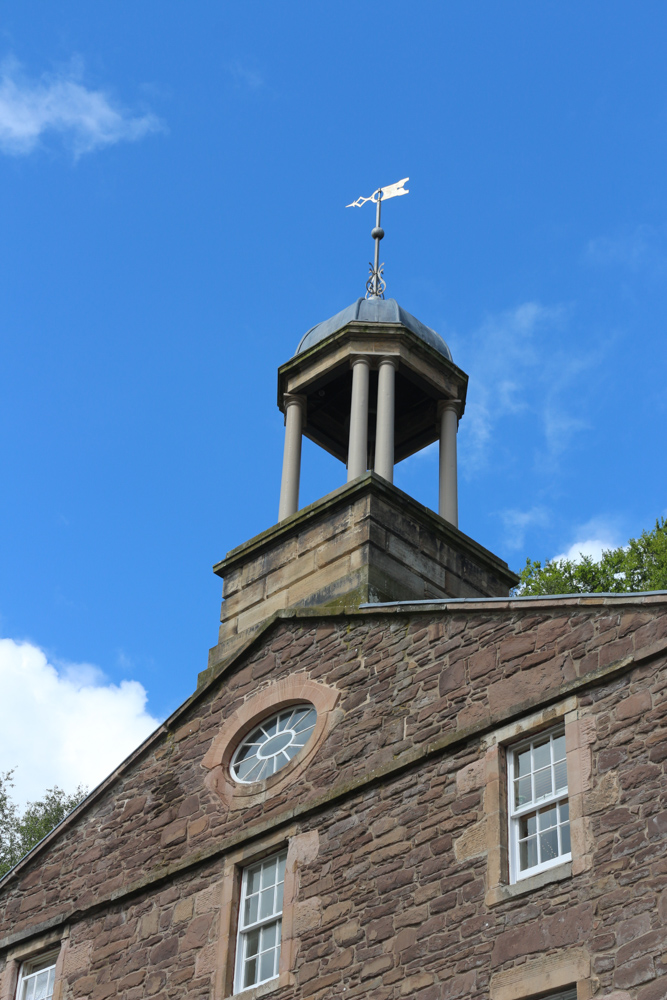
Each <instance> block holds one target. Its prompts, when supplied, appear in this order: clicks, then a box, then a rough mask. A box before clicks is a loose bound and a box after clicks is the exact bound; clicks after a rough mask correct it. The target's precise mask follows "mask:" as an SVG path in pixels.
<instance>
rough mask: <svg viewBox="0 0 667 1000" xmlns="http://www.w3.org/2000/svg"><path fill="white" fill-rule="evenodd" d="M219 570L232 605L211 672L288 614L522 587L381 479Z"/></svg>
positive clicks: (257, 543) (364, 481) (307, 510)
mask: <svg viewBox="0 0 667 1000" xmlns="http://www.w3.org/2000/svg"><path fill="white" fill-rule="evenodd" d="M214 571H215V572H216V573H217V574H218V576H221V577H224V587H223V598H224V600H223V604H222V615H221V622H222V624H221V626H220V636H219V642H218V645H217V646H214V647H213V649H211V651H210V653H209V665H210V666H212V665H214V664H217V663H219V662H220V661H222V660H225V659H227V657H228V656H229V655H231V654H232V653H233V652H234V651H235V650H236V649H237V648H238V647H239V646H240V645H241V644H242V643H243V642H245V641H246V640H247V639H248V638H249V637H250V636H251V635H252V633H253V632H254V631H255V630H256V629H257V628H258V627H259V626H260V625H261V624H262V622H264V621H266V619H267V618H269V617H270V616H271V615H272V614H274V613H275V612H276V611H279V610H282V609H283V608H296V607H313V608H315V607H321V608H327V609H341V610H342V609H343V608H358V607H359V605H360V604H365V603H368V602H380V601H407V600H429V599H433V598H438V597H506V596H507V595H508V593H509V590H510V587H513V586H515V585H516V583H517V582H518V580H517V577H516V576H515V574H514V573H512V572H511V570H510V569H509V568H508V566H507V563H505V562H503V561H502V560H501V559H499V558H498V557H497V556H495V555H494V554H493V553H492V552H489V551H488V549H485V548H483V547H482V546H481V545H479V544H478V543H477V542H475V541H473V539H472V538H469V537H468V536H467V535H464V534H463V532H462V531H459V530H458V529H457V528H455V527H454V526H453V525H451V524H449V523H448V522H447V521H444V520H443V519H442V518H441V517H439V516H438V515H437V514H435V513H434V512H433V511H432V510H429V509H428V507H424V506H423V505H422V504H420V503H417V501H416V500H413V499H412V497H410V496H408V495H407V493H403V491H402V490H399V489H397V488H396V487H395V486H393V485H392V484H391V483H388V482H387V481H386V480H384V479H382V478H381V477H380V476H378V475H376V474H375V473H373V472H368V473H366V475H364V476H361V477H360V478H358V479H355V480H353V482H351V483H348V484H346V485H345V486H342V487H340V488H339V489H337V490H335V491H334V492H333V493H330V494H329V495H328V496H326V497H324V498H323V499H321V500H318V501H316V503H313V504H310V506H308V507H304V508H303V509H302V510H299V511H297V513H296V514H293V515H292V516H291V517H289V518H287V519H286V520H284V521H282V522H280V524H277V525H274V527H272V528H269V529H268V530H267V531H263V532H262V534H260V535H257V536H256V537H255V538H252V539H251V540H250V541H249V542H245V543H244V544H243V545H240V546H238V548H236V549H232V551H231V552H228V553H227V556H226V558H225V559H223V560H222V562H220V563H218V564H217V565H216V566H215V567H214Z"/></svg>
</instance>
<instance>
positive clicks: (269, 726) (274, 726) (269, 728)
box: [262, 716, 278, 736]
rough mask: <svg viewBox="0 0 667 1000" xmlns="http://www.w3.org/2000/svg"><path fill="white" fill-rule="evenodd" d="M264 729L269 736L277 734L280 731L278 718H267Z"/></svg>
mask: <svg viewBox="0 0 667 1000" xmlns="http://www.w3.org/2000/svg"><path fill="white" fill-rule="evenodd" d="M262 729H263V730H264V732H265V733H266V735H267V736H275V735H276V733H277V731H278V719H277V718H276V717H275V716H274V717H273V718H272V719H267V721H266V723H265V724H264V725H263V726H262Z"/></svg>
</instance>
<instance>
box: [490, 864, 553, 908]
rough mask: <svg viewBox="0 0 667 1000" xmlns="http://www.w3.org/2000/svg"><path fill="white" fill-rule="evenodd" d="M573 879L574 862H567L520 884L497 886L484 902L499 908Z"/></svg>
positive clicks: (524, 879) (491, 890)
mask: <svg viewBox="0 0 667 1000" xmlns="http://www.w3.org/2000/svg"><path fill="white" fill-rule="evenodd" d="M571 877H572V862H571V861H566V862H565V864H562V865H556V866H555V867H554V868H547V870H546V871H544V872H539V873H538V874H537V875H530V876H529V877H528V878H523V879H521V881H520V882H515V883H514V884H513V885H495V886H493V888H492V889H489V891H488V892H487V894H486V896H485V897H484V902H485V903H486V905H487V906H497V905H498V903H504V902H505V901H506V900H508V899H514V898H515V897H516V896H524V895H525V894H526V893H528V892H535V890H536V889H541V888H542V886H543V885H549V884H550V883H551V882H561V881H562V880H563V879H565V878H571Z"/></svg>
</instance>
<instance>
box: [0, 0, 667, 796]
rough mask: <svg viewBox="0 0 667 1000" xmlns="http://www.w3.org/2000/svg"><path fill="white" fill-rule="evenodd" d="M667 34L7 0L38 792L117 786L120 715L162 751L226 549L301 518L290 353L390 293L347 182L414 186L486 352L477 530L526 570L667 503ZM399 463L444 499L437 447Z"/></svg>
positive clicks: (404, 257) (431, 239)
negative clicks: (154, 736) (286, 504)
mask: <svg viewBox="0 0 667 1000" xmlns="http://www.w3.org/2000/svg"><path fill="white" fill-rule="evenodd" d="M666 28H667V8H666V7H665V5H664V3H657V2H655V3H654V2H642V3H640V4H630V3H627V2H626V3H618V2H613V0H611V2H610V0H605V2H596V0H588V2H587V3H585V4H582V3H575V2H567V0H559V2H558V3H556V2H553V3H552V2H537V3H536V2H534V0H514V2H512V3H507V2H501V0H489V2H486V3H481V2H472V3H470V2H463V0H459V2H442V0H441V2H438V3H430V2H417V3H414V4H411V5H407V6H406V5H405V4H404V3H402V2H392V0H390V2H385V3H383V4H382V5H381V7H380V8H378V5H377V4H370V3H363V2H355V3H348V2H340V0H339V2H338V3H336V4H335V5H334V4H323V3H305V2H302V3H297V2H292V0H282V2H281V3H280V4H278V3H268V2H265V3H257V2H252V0H246V2H244V3H242V4H241V3H225V2H207V0H200V2H198V3H196V4H187V5H184V4H181V3H176V2H166V3H165V2H160V3H157V2H151V0H142V3H141V4H136V3H129V2H123V0H120V2H119V0H114V2H104V0H100V2H98V3H96V4H94V5H93V6H91V5H90V4H88V3H86V4H84V3H83V2H74V0H71V2H67V0H66V2H65V3H61V4H50V5H49V4H47V5H45V4H43V3H37V2H31V0H21V2H20V3H19V2H18V0H6V2H5V3H4V4H3V9H2V13H1V14H0V62H1V64H2V72H1V74H0V76H1V78H2V79H1V82H0V205H1V210H2V240H1V241H0V310H1V313H0V315H1V318H2V322H1V327H0V340H1V344H2V347H1V350H2V355H1V358H2V362H1V365H0V379H1V380H2V381H1V391H0V462H1V467H2V479H3V489H2V491H0V512H1V514H0V567H1V569H0V636H2V637H3V639H4V645H3V646H2V649H3V650H4V654H3V655H4V660H3V658H2V656H0V661H1V662H2V663H4V668H3V669H4V672H5V673H4V676H5V680H4V681H3V684H4V688H5V699H6V700H5V707H6V712H7V716H8V717H9V716H11V717H12V718H13V719H15V720H16V722H15V724H14V728H12V727H9V728H7V727H5V737H4V738H3V739H0V770H3V769H7V768H9V767H12V766H17V765H18V768H17V772H16V776H15V778H16V793H17V798H21V797H24V798H25V797H26V796H28V797H30V796H34V795H36V794H38V793H39V790H40V788H43V787H45V785H46V784H49V783H52V782H53V781H56V780H57V781H58V782H59V783H60V784H65V785H67V784H68V783H69V785H70V786H71V785H73V784H75V783H76V782H77V781H78V780H83V781H85V782H86V783H88V784H92V783H94V781H95V780H97V778H98V776H101V774H100V769H101V772H102V773H104V769H105V768H107V769H108V767H110V766H112V764H113V763H114V760H113V753H114V752H117V750H116V751H115V750H114V749H113V747H112V748H111V749H109V741H110V739H111V737H110V736H109V733H113V734H114V735H113V740H112V742H113V744H114V746H115V747H118V746H122V747H123V748H127V749H130V748H131V746H132V744H133V742H136V741H137V740H138V739H139V738H141V737H142V736H143V735H145V733H146V732H147V731H148V730H149V729H150V727H151V726H152V725H153V724H154V723H155V720H156V719H160V718H163V717H164V716H165V715H166V714H167V713H168V712H170V711H171V710H172V709H173V708H175V707H176V706H177V705H178V704H179V703H180V701H182V700H183V699H184V698H185V697H186V696H187V695H188V694H189V693H190V692H191V691H192V690H193V688H194V685H195V682H196V675H197V672H198V671H199V670H201V669H203V667H204V666H205V665H206V655H207V650H208V647H209V646H211V645H213V644H214V643H215V641H216V635H217V621H218V613H219V604H220V595H221V586H220V581H219V580H218V579H217V578H216V577H215V576H213V574H212V572H211V565H212V564H213V563H214V562H215V561H217V560H218V559H220V558H221V557H222V556H223V555H224V553H225V552H226V551H227V550H228V549H230V548H232V547H233V546H235V545H237V544H239V543H240V542H242V541H244V540H246V539H248V538H250V537H251V536H253V535H254V534H256V533H258V532H259V531H261V530H263V529H264V528H266V527H268V526H269V525H271V524H272V523H274V522H275V519H276V515H277V504H278V489H279V480H280V466H281V458H282V436H283V427H282V420H281V416H280V414H279V412H278V410H277V408H276V402H275V395H276V393H275V384H276V383H275V380H276V368H277V366H278V365H279V364H280V363H282V362H283V361H285V360H287V358H288V357H289V356H290V355H291V354H292V353H293V351H294V349H295V347H296V344H297V343H298V341H299V339H300V337H301V336H302V334H303V333H304V332H305V330H307V329H308V328H309V327H310V326H312V325H314V324H315V323H316V322H319V321H320V320H322V319H325V318H327V317H328V316H330V315H332V314H333V313H335V312H337V311H338V310H340V309H342V308H343V307H344V306H346V305H348V304H349V303H350V302H352V301H353V300H354V299H355V298H357V297H358V296H359V295H362V294H363V292H364V283H365V278H366V271H367V262H368V260H369V259H370V255H371V253H372V243H371V240H370V235H369V234H370V229H371V227H372V224H373V218H372V214H373V213H372V209H371V208H370V207H369V206H366V207H365V208H363V209H347V210H346V209H345V208H344V206H345V205H346V204H347V203H348V202H350V201H352V200H353V199H355V198H357V197H358V196H359V195H368V194H370V193H371V191H373V190H374V188H376V187H377V186H378V185H381V184H387V183H392V182H394V181H396V180H398V179H399V178H401V177H405V176H409V177H410V183H409V185H408V187H409V189H410V194H409V196H408V197H406V198H401V199H396V200H394V201H392V202H389V203H388V204H387V206H386V209H385V212H384V216H383V223H384V227H385V230H386V234H387V235H386V237H385V240H384V242H383V246H382V251H383V252H382V258H383V260H385V262H386V268H385V276H386V279H387V295H391V296H393V297H395V298H397V299H398V301H399V302H400V303H401V305H403V306H404V307H405V308H406V309H408V310H409V311H410V312H412V313H414V314H415V315H416V316H418V317H419V319H421V320H422V321H423V322H425V323H426V324H428V325H429V326H431V327H433V328H435V329H436V330H437V331H438V332H439V333H440V334H441V335H442V336H443V337H444V338H445V339H446V340H447V342H448V343H449V345H450V347H451V349H452V351H453V354H454V359H455V361H456V362H457V363H458V364H459V365H460V366H461V367H462V368H463V369H464V370H466V371H467V372H468V374H469V376H470V387H469V396H468V409H467V411H466V415H465V416H464V418H463V420H462V421H461V426H460V432H459V456H460V479H461V482H460V500H459V503H460V525H461V528H462V529H463V530H464V531H465V532H467V533H468V534H470V535H472V536H473V537H474V538H476V539H477V540H479V541H480V542H482V543H483V544H484V545H486V546H488V547H489V548H491V549H492V550H494V551H495V552H497V553H498V554H499V555H501V556H502V557H503V558H505V559H507V561H508V562H509V563H510V565H511V566H512V567H513V568H515V569H519V568H520V567H521V566H522V564H523V563H524V562H525V559H526V557H527V556H530V557H532V558H541V559H544V558H547V557H551V556H555V555H559V554H561V553H567V552H569V551H570V550H572V551H574V552H576V551H578V549H579V548H582V547H583V548H588V549H590V550H591V551H594V550H595V548H596V547H597V548H599V546H600V545H601V544H606V545H612V544H620V543H622V542H625V541H626V540H627V538H628V537H629V536H631V535H636V534H638V533H639V532H641V530H642V529H643V528H646V527H651V526H652V524H653V523H654V521H655V518H656V517H657V516H658V515H660V514H663V513H665V511H666V508H667V499H666V496H665V485H666V484H665V480H666V474H665V460H664V459H665V456H664V451H665V449H664V430H663V428H664V424H665V416H666V406H665V390H664V383H665V367H666V360H667V358H666V355H667V348H666V346H665V344H666V338H665V332H664V327H665V306H666V304H667V301H666V300H667V293H666V291H665V289H666V281H665V278H666V277H667V194H666V188H665V166H666V163H665V159H666V157H665V152H666V148H667V74H666V73H665V60H664V51H665V43H666V41H667V38H666V35H667V32H666ZM303 461H304V464H303V485H302V502H304V503H305V502H308V501H310V500H313V499H316V498H317V497H319V496H322V495H324V494H325V493H326V492H328V491H329V490H330V489H332V488H334V487H335V486H337V485H339V484H340V483H341V482H343V481H344V478H345V470H344V468H343V467H342V465H340V464H339V463H337V462H335V461H334V460H333V459H332V458H330V457H329V456H327V455H325V454H320V453H318V452H317V449H316V448H315V447H314V446H311V445H310V444H309V443H306V446H305V448H304V460H303ZM396 482H397V485H399V486H401V487H402V488H404V489H406V490H407V491H408V492H410V493H412V494H413V495H414V496H416V497H417V498H418V499H419V500H421V501H422V502H424V503H426V504H428V505H429V506H435V505H436V502H437V455H436V453H435V452H434V451H433V450H432V449H431V450H429V451H426V452H425V453H424V454H422V455H420V456H416V457H414V458H412V459H410V460H408V461H407V462H405V463H403V464H402V465H401V466H399V467H398V468H397V473H396ZM46 692H50V693H49V694H48V696H47V694H46ZM54 706H56V707H57V709H58V710H57V711H56V710H55V709H54ZM59 713H60V714H59ZM96 713H97V715H96ZM114 713H115V714H114ZM84 717H85V719H86V726H85V727H83V722H82V720H83V718H84ZM112 717H113V718H114V719H116V723H115V725H116V729H114V728H113V726H111V724H110V723H109V724H108V725H107V727H106V729H105V725H104V724H103V723H102V721H100V720H105V719H106V720H107V721H108V720H109V719H111V718H112ZM77 727H78V728H77ZM82 727H83V728H82ZM35 729H39V730H40V731H42V732H43V733H45V734H46V735H45V736H44V740H47V738H48V746H49V748H51V750H50V756H51V757H53V759H54V763H53V766H52V768H51V770H49V769H48V768H47V767H46V766H45V765H44V763H43V761H44V755H43V753H42V752H41V748H40V745H39V741H37V744H35V743H34V736H31V739H32V741H33V742H32V743H31V746H32V750H29V748H28V742H27V737H25V736H24V735H22V734H25V733H26V732H27V731H29V730H32V732H33V733H34V731H35ZM63 729H64V730H67V731H68V732H70V733H71V734H72V735H71V738H70V743H69V744H68V746H67V747H65V748H61V750H58V753H56V752H55V751H53V749H52V748H53V747H54V746H55V744H56V743H57V741H58V740H59V739H61V737H60V736H58V735H57V734H58V733H62V731H63ZM97 731H100V732H102V733H105V732H106V733H107V735H106V736H105V737H104V738H103V737H100V739H102V740H103V742H104V739H106V743H105V746H102V745H101V744H100V746H101V749H98V750H95V752H92V751H91V752H90V754H89V756H90V758H91V761H93V763H91V766H90V768H89V770H88V771H85V770H82V769H81V766H80V760H81V757H82V756H86V754H85V752H83V751H82V748H83V747H87V746H89V745H90V744H89V742H88V743H87V742H86V741H87V740H88V741H90V740H91V739H92V736H91V732H97ZM77 734H78V735H77ZM77 740H78V742H77ZM22 741H23V742H22ZM59 746H60V744H59ZM105 747H106V749H105ZM105 753H106V756H105ZM31 754H32V756H31ZM39 761H42V763H41V764H40V763H39ZM93 765H94V766H93ZM77 768H78V770H77ZM95 768H97V770H95Z"/></svg>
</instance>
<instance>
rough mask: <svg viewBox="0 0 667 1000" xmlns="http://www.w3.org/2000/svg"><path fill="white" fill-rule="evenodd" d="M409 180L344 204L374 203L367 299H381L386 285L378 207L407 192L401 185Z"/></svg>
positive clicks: (348, 206)
mask: <svg viewBox="0 0 667 1000" xmlns="http://www.w3.org/2000/svg"><path fill="white" fill-rule="evenodd" d="M409 180H410V178H409V177H404V178H403V180H402V181H397V182H396V184H389V185H388V186H387V187H384V188H378V189H377V191H373V194H372V195H369V197H368V198H357V200H356V201H353V202H351V203H350V204H349V205H346V206H345V207H346V208H361V206H362V205H365V204H366V202H367V201H372V202H374V203H375V206H376V210H375V227H374V229H373V230H372V231H371V236H372V237H373V239H374V240H375V263H369V265H368V266H369V268H370V276H369V278H368V281H367V282H366V298H367V299H373V298H376V299H383V298H384V290H385V288H386V287H387V283H386V281H385V280H384V278H383V276H382V275H383V270H384V264H381V263H380V240H381V239H382V237H383V236H384V229H383V228H382V227H381V225H380V209H381V205H382V202H383V201H386V200H387V198H396V197H398V195H401V194H409V193H410V192H409V191H406V189H405V188H404V187H403V185H404V184H406V183H407V182H408V181H409Z"/></svg>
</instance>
